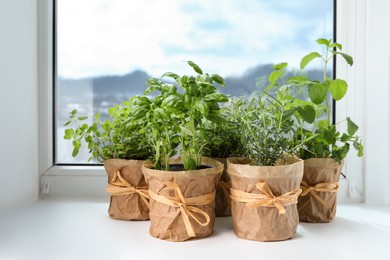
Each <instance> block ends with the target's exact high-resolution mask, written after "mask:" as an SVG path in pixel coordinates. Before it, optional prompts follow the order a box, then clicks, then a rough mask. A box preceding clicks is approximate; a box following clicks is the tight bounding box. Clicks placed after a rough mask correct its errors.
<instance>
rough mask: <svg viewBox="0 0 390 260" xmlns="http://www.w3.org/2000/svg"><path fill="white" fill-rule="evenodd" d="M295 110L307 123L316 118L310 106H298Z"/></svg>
mask: <svg viewBox="0 0 390 260" xmlns="http://www.w3.org/2000/svg"><path fill="white" fill-rule="evenodd" d="M297 110H298V113H299V114H300V115H301V117H302V118H303V120H305V121H306V122H308V123H313V122H314V119H315V118H316V111H315V110H314V108H313V107H312V106H304V107H298V108H297Z"/></svg>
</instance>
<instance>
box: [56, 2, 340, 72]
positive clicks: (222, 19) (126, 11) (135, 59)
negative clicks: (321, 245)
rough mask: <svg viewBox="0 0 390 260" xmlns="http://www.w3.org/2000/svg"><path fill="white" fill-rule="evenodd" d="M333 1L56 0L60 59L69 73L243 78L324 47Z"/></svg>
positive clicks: (330, 30) (293, 61)
mask: <svg viewBox="0 0 390 260" xmlns="http://www.w3.org/2000/svg"><path fill="white" fill-rule="evenodd" d="M332 4H333V0H321V1H313V0H278V1H274V0H196V1H191V0H115V1H114V0H83V1H79V0H58V1H57V12H58V14H57V26H58V27H57V28H58V29H57V64H58V67H57V68H58V74H59V76H60V77H64V78H85V77H96V76H103V75H124V74H126V73H129V72H132V71H134V70H137V69H140V70H144V71H146V72H147V73H149V74H151V75H152V76H161V75H162V74H163V73H164V72H167V71H173V72H176V73H179V74H182V73H191V72H192V71H191V69H190V68H189V67H188V66H187V65H186V64H185V63H184V62H183V61H187V60H192V61H194V62H195V63H197V64H198V65H199V66H200V67H201V68H202V69H203V70H204V71H207V72H210V73H218V74H220V75H222V76H239V75H241V74H242V73H244V72H245V71H246V70H247V69H248V68H250V67H254V66H256V65H259V64H268V63H279V62H288V63H289V65H290V66H291V67H293V68H297V67H298V65H299V61H300V59H301V58H302V56H304V55H305V54H307V53H309V52H311V51H319V52H321V49H320V48H319V47H318V46H317V45H316V43H315V40H316V39H318V38H323V37H324V38H331V37H332V34H333V14H332V8H333V7H332Z"/></svg>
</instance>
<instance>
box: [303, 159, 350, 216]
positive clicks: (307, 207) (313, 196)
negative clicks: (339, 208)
mask: <svg viewBox="0 0 390 260" xmlns="http://www.w3.org/2000/svg"><path fill="white" fill-rule="evenodd" d="M343 166H344V161H341V163H340V164H339V163H338V162H337V161H335V160H334V159H331V158H310V159H307V160H304V174H303V179H302V184H301V188H302V190H303V192H302V193H301V195H300V196H299V199H298V213H299V220H300V221H304V222H312V223H326V222H330V221H332V220H333V219H334V217H335V215H336V205H337V203H336V202H337V191H338V187H339V186H338V181H339V178H340V174H341V170H342V168H343Z"/></svg>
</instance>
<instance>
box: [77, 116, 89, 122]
mask: <svg viewBox="0 0 390 260" xmlns="http://www.w3.org/2000/svg"><path fill="white" fill-rule="evenodd" d="M77 119H78V120H80V121H83V120H85V119H88V117H87V116H80V117H78V118H77Z"/></svg>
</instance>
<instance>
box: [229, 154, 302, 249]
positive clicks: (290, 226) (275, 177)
mask: <svg viewBox="0 0 390 260" xmlns="http://www.w3.org/2000/svg"><path fill="white" fill-rule="evenodd" d="M249 163H250V161H249V159H246V158H228V163H227V164H228V168H227V171H228V174H229V177H230V179H231V181H232V190H231V197H232V223H233V230H234V233H235V234H236V236H237V237H240V238H244V239H249V240H256V241H278V240H286V239H290V238H293V237H294V236H295V233H296V230H297V227H298V223H299V217H298V211H297V204H296V203H297V197H298V196H299V194H300V192H301V190H300V184H301V181H302V175H303V161H302V160H300V159H298V158H296V157H290V158H288V160H287V161H281V160H280V161H278V162H277V164H276V166H251V165H249Z"/></svg>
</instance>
